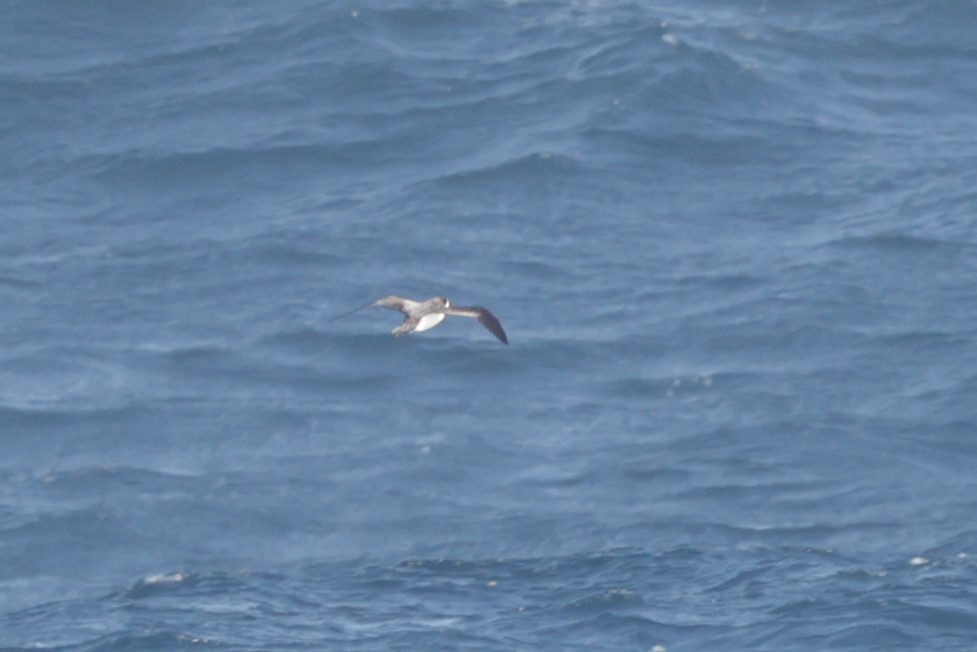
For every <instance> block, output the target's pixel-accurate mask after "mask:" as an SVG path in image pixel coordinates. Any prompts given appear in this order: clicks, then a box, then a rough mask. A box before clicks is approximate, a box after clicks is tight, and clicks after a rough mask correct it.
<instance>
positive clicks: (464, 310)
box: [444, 306, 509, 344]
mask: <svg viewBox="0 0 977 652" xmlns="http://www.w3.org/2000/svg"><path fill="white" fill-rule="evenodd" d="M444 314H446V315H456V316H458V317H470V318H472V319H477V320H478V323H479V324H481V325H482V326H484V327H485V328H486V329H488V331H489V332H490V333H492V335H495V336H496V337H497V338H498V339H499V341H500V342H502V343H503V344H508V343H509V338H508V337H506V336H505V331H504V330H502V324H500V323H499V320H498V319H496V318H495V315H493V314H492V313H490V312H489V311H488V310H486V309H485V308H482V307H481V306H458V307H455V306H452V307H450V308H448V309H447V310H445V311H444Z"/></svg>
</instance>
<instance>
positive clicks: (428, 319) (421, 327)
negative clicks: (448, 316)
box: [414, 313, 444, 331]
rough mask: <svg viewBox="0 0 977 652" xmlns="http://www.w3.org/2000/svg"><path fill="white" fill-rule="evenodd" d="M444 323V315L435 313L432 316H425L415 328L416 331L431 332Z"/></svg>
mask: <svg viewBox="0 0 977 652" xmlns="http://www.w3.org/2000/svg"><path fill="white" fill-rule="evenodd" d="M443 321H444V313H434V314H431V315H424V316H423V317H421V318H420V319H419V320H417V327H415V328H414V330H415V331H427V330H431V329H432V328H434V327H435V326H437V325H438V324H440V323H441V322H443Z"/></svg>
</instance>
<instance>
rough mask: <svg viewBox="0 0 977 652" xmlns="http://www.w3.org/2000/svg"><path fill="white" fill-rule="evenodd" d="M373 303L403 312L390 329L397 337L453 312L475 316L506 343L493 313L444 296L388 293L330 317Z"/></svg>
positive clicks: (473, 317)
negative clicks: (398, 322) (406, 296)
mask: <svg viewBox="0 0 977 652" xmlns="http://www.w3.org/2000/svg"><path fill="white" fill-rule="evenodd" d="M374 306H378V307H380V308H386V309H387V310H397V311H399V312H402V313H404V315H406V316H405V318H404V323H402V324H401V325H400V326H398V327H397V328H395V329H393V331H391V332H392V333H393V334H394V335H395V336H397V337H400V336H401V335H403V334H404V333H413V332H415V331H416V332H421V331H426V330H430V329H432V328H434V327H435V326H437V325H438V324H440V323H441V322H442V321H444V318H445V316H446V315H454V316H456V317H469V318H471V319H477V320H478V323H480V324H481V325H482V326H484V327H485V328H487V329H488V331H489V332H490V333H492V335H495V336H496V337H497V338H498V339H499V341H500V342H502V343H503V344H508V343H509V338H507V337H506V336H505V331H504V330H502V324H500V323H499V320H498V319H496V318H495V315H493V314H492V313H490V312H489V311H488V310H486V309H485V308H481V307H479V306H470V307H457V308H456V307H454V306H452V305H451V302H450V301H448V300H447V299H446V298H445V297H432V298H430V299H428V300H427V301H412V300H410V299H404V298H402V297H396V296H394V295H392V294H391V295H390V296H389V297H384V298H382V299H380V300H379V301H374V302H373V303H368V304H366V305H365V306H360V307H359V308H357V309H356V310H351V311H349V312H347V313H345V314H342V315H339V317H333V319H332V320H330V321H335V320H336V319H339V318H340V317H346V316H347V315H352V314H353V313H354V312H359V311H360V310H365V309H366V308H372V307H374Z"/></svg>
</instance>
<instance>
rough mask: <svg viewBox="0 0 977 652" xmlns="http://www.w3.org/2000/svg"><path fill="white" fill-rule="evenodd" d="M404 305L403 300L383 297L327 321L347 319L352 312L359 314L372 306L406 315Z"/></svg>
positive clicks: (391, 296)
mask: <svg viewBox="0 0 977 652" xmlns="http://www.w3.org/2000/svg"><path fill="white" fill-rule="evenodd" d="M405 303H406V300H405V299H402V298H400V297H395V296H393V295H390V296H389V297H384V298H382V299H378V300H376V301H371V302H370V303H365V304H363V305H362V306H360V307H359V308H354V309H353V310H350V311H349V312H344V313H343V314H341V315H336V316H335V317H333V318H332V319H330V320H329V321H336V320H337V319H342V318H343V317H349V316H350V315H352V314H353V313H354V312H359V311H360V310H366V309H367V308H373V307H374V306H378V307H380V308H386V309H387V310H397V311H399V312H404V313H405V314H406V312H405V310H404V304H405Z"/></svg>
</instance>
